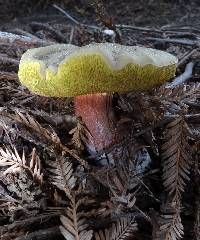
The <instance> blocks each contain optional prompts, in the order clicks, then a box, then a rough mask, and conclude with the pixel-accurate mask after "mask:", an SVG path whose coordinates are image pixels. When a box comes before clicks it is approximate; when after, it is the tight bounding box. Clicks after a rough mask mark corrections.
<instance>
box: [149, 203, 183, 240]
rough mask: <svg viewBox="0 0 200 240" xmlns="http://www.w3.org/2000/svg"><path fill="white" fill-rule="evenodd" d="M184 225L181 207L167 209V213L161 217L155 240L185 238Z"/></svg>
mask: <svg viewBox="0 0 200 240" xmlns="http://www.w3.org/2000/svg"><path fill="white" fill-rule="evenodd" d="M183 234H184V232H183V225H182V222H181V216H180V207H179V206H177V204H175V206H174V207H166V208H165V213H164V214H162V215H161V216H160V219H159V229H158V230H157V232H156V234H155V237H154V239H153V240H178V239H181V238H182V237H183Z"/></svg>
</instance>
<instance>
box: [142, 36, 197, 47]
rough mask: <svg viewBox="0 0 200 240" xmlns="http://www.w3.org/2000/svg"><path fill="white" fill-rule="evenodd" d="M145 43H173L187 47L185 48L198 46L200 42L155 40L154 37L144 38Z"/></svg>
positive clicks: (173, 39)
mask: <svg viewBox="0 0 200 240" xmlns="http://www.w3.org/2000/svg"><path fill="white" fill-rule="evenodd" d="M145 40H147V41H156V42H161V43H174V44H181V45H187V46H196V45H197V46H198V45H199V44H200V41H193V40H190V39H185V40H184V39H175V38H171V39H167V38H155V37H147V38H145Z"/></svg>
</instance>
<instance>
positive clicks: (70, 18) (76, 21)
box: [53, 4, 102, 31]
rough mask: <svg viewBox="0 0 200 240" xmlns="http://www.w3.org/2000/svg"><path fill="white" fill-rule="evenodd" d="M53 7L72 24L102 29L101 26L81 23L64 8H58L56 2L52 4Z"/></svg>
mask: <svg viewBox="0 0 200 240" xmlns="http://www.w3.org/2000/svg"><path fill="white" fill-rule="evenodd" d="M53 7H54V8H56V9H57V10H59V11H60V12H62V13H63V14H64V15H65V16H66V17H67V18H68V19H69V20H70V21H72V22H73V23H74V24H76V25H79V26H81V27H86V28H92V29H95V30H100V31H101V30H102V28H100V27H98V26H95V25H88V24H85V23H81V22H79V21H78V20H76V19H75V18H73V17H72V16H71V15H69V14H68V13H67V12H66V11H65V10H63V9H62V8H60V7H59V6H57V5H56V4H53Z"/></svg>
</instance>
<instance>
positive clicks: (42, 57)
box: [18, 43, 178, 97]
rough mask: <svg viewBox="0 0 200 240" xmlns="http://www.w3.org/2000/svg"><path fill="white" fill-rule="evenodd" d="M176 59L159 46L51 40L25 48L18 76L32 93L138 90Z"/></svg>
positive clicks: (169, 73)
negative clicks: (61, 42)
mask: <svg viewBox="0 0 200 240" xmlns="http://www.w3.org/2000/svg"><path fill="white" fill-rule="evenodd" d="M177 62H178V60H177V58H176V57H175V56H173V55H172V54H169V53H167V52H163V51H160V50H156V49H152V48H145V47H138V46H123V45H119V44H114V43H93V44H89V45H87V46H83V47H78V46H74V45H71V44H55V45H50V46H47V47H41V48H34V49H29V50H28V51H26V52H25V53H24V54H23V55H22V58H21V60H20V65H19V72H18V76H19V80H20V81H21V83H22V84H23V85H24V86H26V87H27V88H28V89H29V90H30V91H32V92H33V93H36V94H39V95H42V96H52V97H66V96H77V95H84V94H92V93H104V92H119V93H125V92H129V91H142V90H147V89H150V88H152V87H154V86H156V85H160V84H162V83H164V82H166V81H168V80H169V79H170V78H172V77H173V76H174V74H175V71H176V64H177Z"/></svg>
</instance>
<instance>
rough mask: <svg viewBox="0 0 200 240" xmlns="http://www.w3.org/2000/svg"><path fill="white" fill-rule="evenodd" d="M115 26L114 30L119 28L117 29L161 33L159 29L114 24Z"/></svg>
mask: <svg viewBox="0 0 200 240" xmlns="http://www.w3.org/2000/svg"><path fill="white" fill-rule="evenodd" d="M115 26H116V28H119V29H126V30H135V31H143V32H156V33H163V31H161V30H159V29H155V28H148V27H137V26H132V25H126V24H116V25H115Z"/></svg>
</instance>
